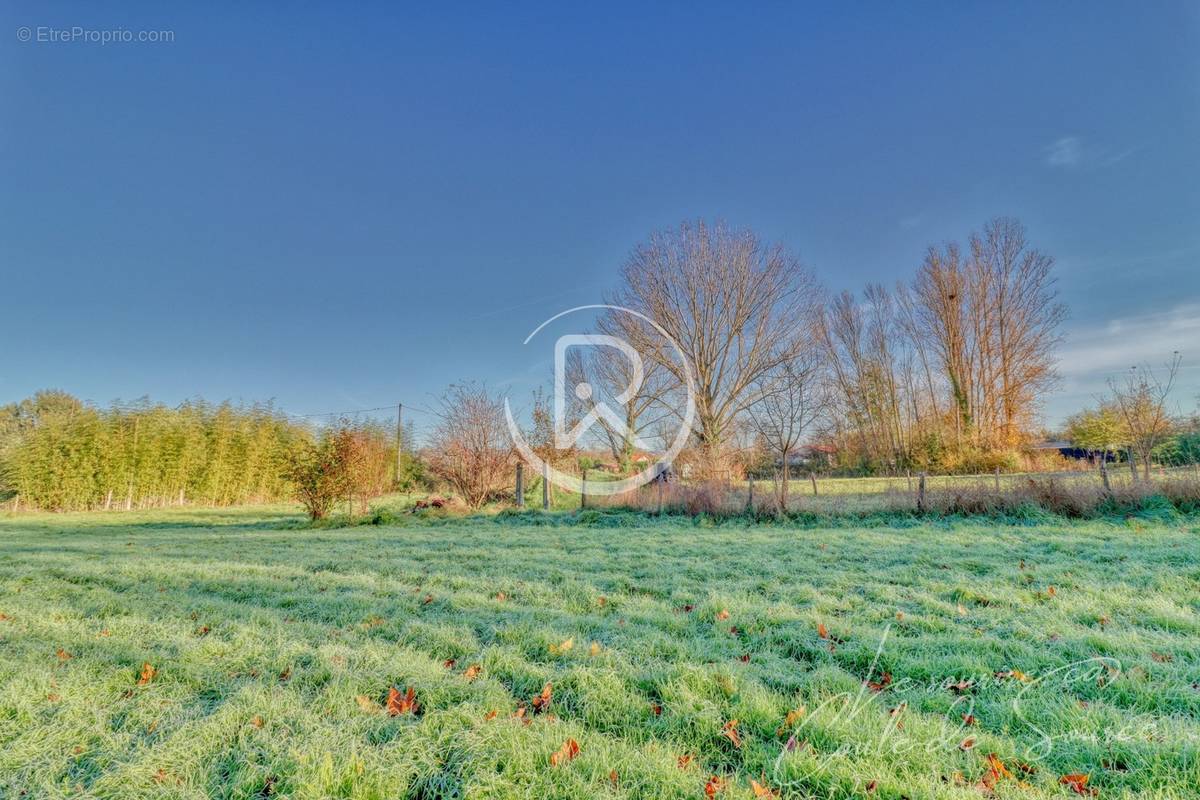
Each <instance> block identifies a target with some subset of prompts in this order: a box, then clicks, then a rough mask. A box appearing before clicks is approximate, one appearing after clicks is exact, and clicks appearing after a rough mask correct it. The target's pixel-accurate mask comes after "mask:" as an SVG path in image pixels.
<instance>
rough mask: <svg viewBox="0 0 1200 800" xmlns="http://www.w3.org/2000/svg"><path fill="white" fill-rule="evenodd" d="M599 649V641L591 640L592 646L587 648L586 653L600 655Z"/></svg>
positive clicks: (593, 655)
mask: <svg viewBox="0 0 1200 800" xmlns="http://www.w3.org/2000/svg"><path fill="white" fill-rule="evenodd" d="M600 649H601V648H600V643H599V642H592V646H591V647H589V648H588V655H589V656H592V657H593V658H594V657H595V656H598V655H600Z"/></svg>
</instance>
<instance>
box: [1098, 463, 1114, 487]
mask: <svg viewBox="0 0 1200 800" xmlns="http://www.w3.org/2000/svg"><path fill="white" fill-rule="evenodd" d="M1100 480H1101V481H1103V482H1104V493H1105V494H1106V495H1111V494H1112V485H1111V484H1110V483H1109V482H1108V459H1107V458H1106V459H1104V460H1103V461H1101V462H1100Z"/></svg>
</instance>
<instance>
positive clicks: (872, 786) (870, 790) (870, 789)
mask: <svg viewBox="0 0 1200 800" xmlns="http://www.w3.org/2000/svg"><path fill="white" fill-rule="evenodd" d="M878 787H879V781H871V782H870V783H868V784H867V794H871V793H873V792H874V791H875V789H877V788H878Z"/></svg>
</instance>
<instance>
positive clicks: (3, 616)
mask: <svg viewBox="0 0 1200 800" xmlns="http://www.w3.org/2000/svg"><path fill="white" fill-rule="evenodd" d="M11 619H12V617H10V616H9V615H8V614H5V613H4V612H3V611H0V622H8V621H9V620H11Z"/></svg>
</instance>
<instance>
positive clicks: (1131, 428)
mask: <svg viewBox="0 0 1200 800" xmlns="http://www.w3.org/2000/svg"><path fill="white" fill-rule="evenodd" d="M1179 363H1180V355H1179V353H1178V352H1176V353H1175V354H1174V355H1173V356H1172V357H1171V360H1170V361H1168V362H1167V363H1166V365H1165V366H1164V369H1163V370H1161V371H1159V370H1154V369H1152V368H1151V367H1149V366H1144V367H1141V368H1139V367H1133V368H1132V369H1130V370H1129V372H1128V373H1127V374H1126V375H1125V377H1124V379H1123V380H1117V379H1116V378H1109V379H1108V388H1109V391H1111V392H1112V395H1113V404H1114V405H1115V406H1116V408H1117V410H1118V411H1119V412H1120V415H1121V421H1122V422H1123V423H1124V426H1125V430H1126V435H1127V437H1128V440H1129V443H1130V444H1129V448H1130V451H1131V453H1132V454H1133V455H1134V456H1136V457H1137V459H1138V460H1140V461H1141V462H1142V475H1143V477H1144V479H1145V480H1150V456H1151V455H1152V454H1153V452H1154V448H1155V447H1157V446H1158V445H1159V444H1160V443H1161V442H1162V441H1163V440H1165V439H1166V438H1167V437H1168V436H1169V435H1170V433H1171V430H1172V428H1173V426H1174V423H1173V421H1172V419H1171V416H1170V414H1169V413H1168V412H1167V397H1168V396H1169V395H1170V393H1171V387H1172V386H1174V384H1175V377H1176V376H1177V375H1178V374H1179Z"/></svg>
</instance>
